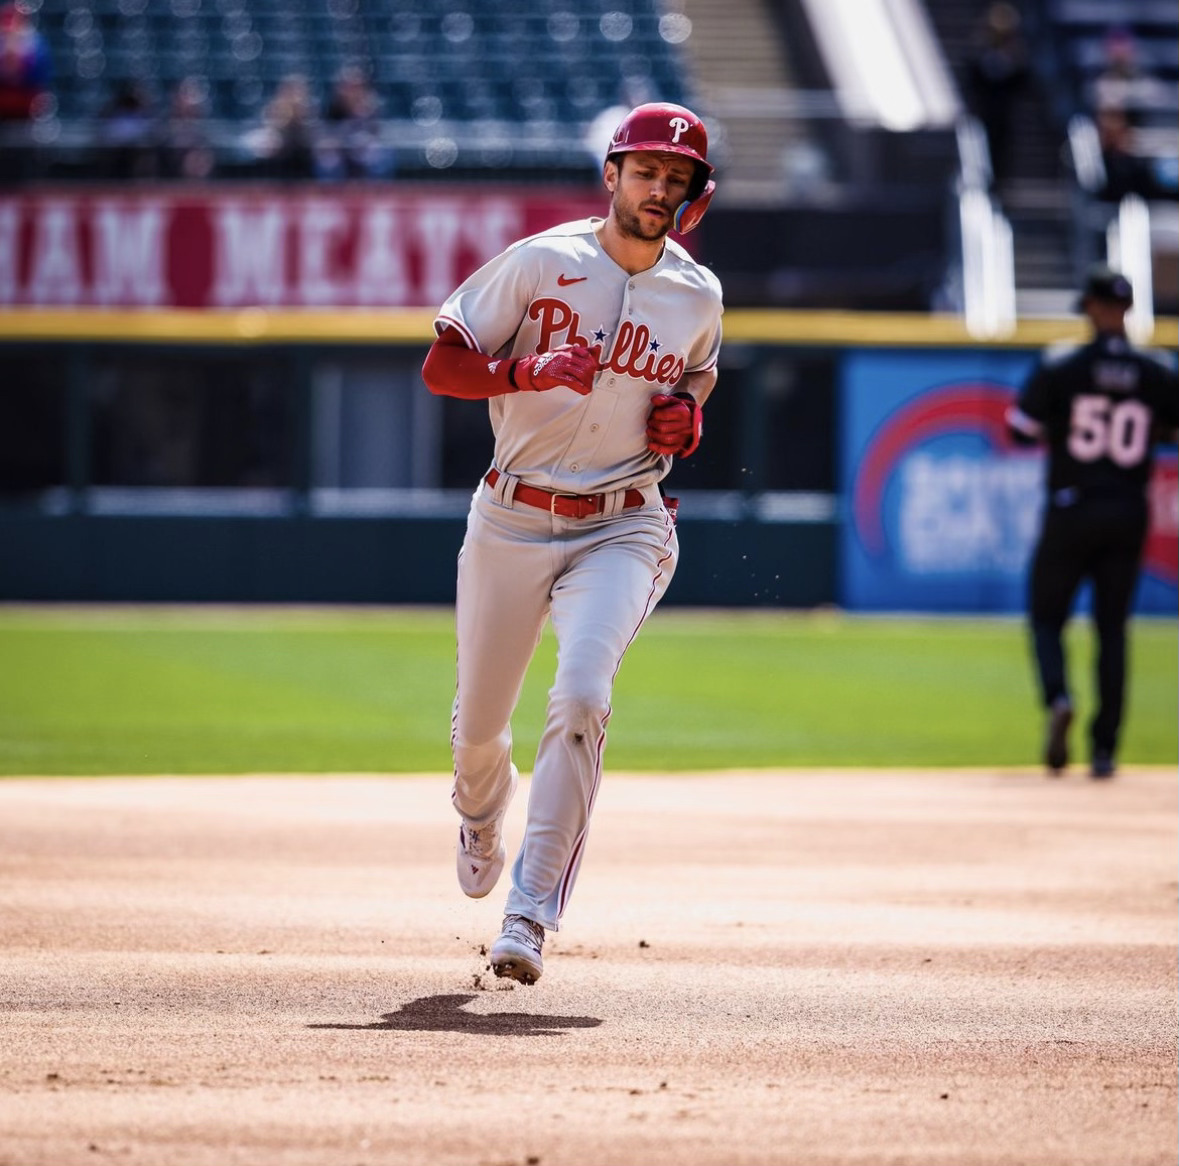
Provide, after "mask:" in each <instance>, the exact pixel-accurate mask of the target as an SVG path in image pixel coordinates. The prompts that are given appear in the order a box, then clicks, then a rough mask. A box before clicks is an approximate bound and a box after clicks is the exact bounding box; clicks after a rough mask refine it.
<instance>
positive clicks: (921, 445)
mask: <svg viewBox="0 0 1179 1166" xmlns="http://www.w3.org/2000/svg"><path fill="white" fill-rule="evenodd" d="M1036 357H1037V354H1036V353H1033V352H1021V351H1016V350H996V351H993V352H992V351H986V350H982V351H979V350H973V351H972V350H964V349H959V350H947V351H937V350H934V351H912V350H909V351H895V350H874V349H864V350H859V351H855V352H849V353H848V354H847V355H846V357H845V360H844V362H843V367H842V383H841V408H842V426H841V451H840V453H841V471H840V477H841V483H840V484H841V491H842V497H843V499H844V504H845V507H846V512H845V515H844V522H843V523H842V524H841V525H842V533H841V544H842V545H841V548H840V555H841V589H842V596H841V601H842V603H843V605H844V606H845V607H847V608H850V609H853V610H862V611H945V612H980V613H985V612H1013V613H1014V612H1022V611H1024V610H1025V608H1026V579H1027V568H1028V564H1029V562H1030V559H1031V554H1032V550H1033V548H1034V545H1035V540H1036V536H1037V534H1038V532H1039V527H1040V517H1041V511H1042V507H1043V496H1044V489H1043V481H1044V469H1045V460H1044V454H1043V452H1042V450H1040V449H1039V448H1038V447H1032V448H1028V447H1023V446H1016V445H1014V444H1013V443H1012V442H1011V440H1010V438H1009V436H1008V433H1007V427H1006V424H1005V422H1004V416H1005V414H1006V411H1007V408H1008V406H1009V405H1010V404H1011V403H1012V402H1013V401H1014V399H1015V396H1016V393H1017V391H1018V389H1019V386H1020V385H1021V384H1022V382H1023V380H1024V378H1025V377H1026V376H1027V374H1028V373H1029V372H1030V371H1031V368H1032V366H1033V364H1034V362H1035V360H1036ZM1176 497H1177V495H1176V489H1175V459H1174V457H1173V455H1172V456H1170V457H1166V458H1163V459H1161V464H1160V465H1159V467H1158V472H1157V473H1156V476H1155V482H1154V484H1153V489H1152V505H1153V508H1154V518H1155V523H1154V528H1155V529H1154V532H1153V534H1152V538H1151V543H1150V546H1149V547H1148V549H1147V555H1146V562H1145V566H1144V574H1143V580H1142V584H1141V586H1140V588H1139V596H1138V609H1139V610H1140V611H1151V612H1160V613H1169V614H1171V615H1174V614H1175V611H1176V594H1177V592H1176V583H1175V580H1176V571H1175V561H1174V560H1175V554H1174V546H1175V538H1176V525H1177V524H1176V516H1175V510H1176Z"/></svg>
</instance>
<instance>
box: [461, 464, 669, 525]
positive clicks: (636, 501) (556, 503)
mask: <svg viewBox="0 0 1179 1166" xmlns="http://www.w3.org/2000/svg"><path fill="white" fill-rule="evenodd" d="M483 480H484V481H485V482H486V483H487V484H488V485H489V486H494V485H495V484H496V482H498V481H499V470H496V469H491V470H488V471H487V477H486V478H484V479H483ZM512 497H513V498H515V500H516V501H517V502H523V503H524V505H525V506H535V507H536V508H537V509H538V510H547V511H548V512H549V513H550V514H559V515H560V516H561V517H562V518H590V517H592V516H593V515H595V514H601V513H602V509H603V508H604V507H605V505H606V495H605V494H553V493H550V491H548V490H540V489H538V488H537V487H536V486H526V485H525V484H524V483H523V482H517V483H516V490H515V493H514V494H513V495H512ZM646 501H647V500H646V498H644V497H643V492H642V490H627V492H626V495H625V497H624V498H623V500H622V509H623V510H633V509H634V507H636V506H642V505H644V503H645V502H646Z"/></svg>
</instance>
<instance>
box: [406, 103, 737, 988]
mask: <svg viewBox="0 0 1179 1166" xmlns="http://www.w3.org/2000/svg"><path fill="white" fill-rule="evenodd" d="M707 153H708V136H707V133H706V131H705V128H704V125H703V123H702V122H701V120H700V119H699V118H698V117H697V116H696V115H695V114H694V113H692V112H691V111H690V110H687V109H685V108H683V107H682V106H678V105H670V104H648V105H640V106H638V107H637V108H635V109H633V110H632V111H631V112H630V113H629V114H628V115H627V116H626V117H625V118H624V119H623V121H622V123H621V125H619V127H618V129H617V131H616V132H615V134H614V138H613V141H612V142H611V144H610V147H609V150H608V152H607V156H606V160H605V164H604V168H603V182H604V184H605V187H606V189H607V190H608V191H609V192H610V209H609V213H608V215H607V216H606V218H605V219H599V218H589V219H584V220H581V221H578V222H570V223H565V224H563V225H562V226H559V227H554V228H552V229H551V230H548V231H544V232H542V233H541V234H538V235H533V236H531V237H529V238H526V239H523V240H520V241H519V242H517V243H515V244H513V245H512V246H510V247H509V248H507V250H506V251H504V252H503V253H502V254H500V255H499V256H497V257H496V258H494V259H492V260H491V261H489V262H488V263H487V264H485V265H484V266H483V267H482V268H481V269H480V270H479V271H477V272H475V273H474V274H473V275H472V276H471V277H470V278H469V279H468V280H466V282H465V283H463V284H462V286H461V287H459V288H458V289H457V290H456V291H455V292H454V293H453V294H452V295H451V296H450V298H449V299H448V300H447V301H446V302H445V303H444V304H443V305H442V307H441V309H440V310H439V312H438V316H437V318H436V319H435V321H434V327H435V331H436V332H437V334H438V335H437V339H436V340H435V342H434V344H433V346H432V347H431V349H430V351H429V353H428V355H427V357H426V360H425V364H424V365H423V368H422V376H423V379H424V380H425V382H426V385H427V386H428V387H429V389H430V391H431V392H433V393H437V394H441V395H444V396H452V397H462V398H465V399H469V400H487V401H488V404H489V410H490V414H491V427H492V430H493V432H494V435H495V453H494V459H493V463H492V466H491V468H490V469H489V470H488V472H487V474H486V476H485V477H484V478H483V479H482V481H481V482H480V483H479V486H478V488H477V489H476V491H475V494H474V497H473V498H472V501H471V510H470V515H469V517H468V520H467V532H466V537H465V539H464V541H463V546H462V550H461V551H460V553H459V560H458V583H457V598H456V607H455V617H456V635H457V641H458V663H457V691H456V695H455V701H454V710H453V718H452V724H451V749H452V752H453V756H454V789H453V794H452V800H453V802H454V806H455V809H456V810H457V811H458V814H459V816H460V818H461V823H460V825H459V832H458V847H457V851H456V864H457V870H458V880H459V885H460V886H461V887H462V889H463V891H464V892H465V893H466V894H468V895H470V896H471V897H472V898H481V897H482V896H484V895H487V894H488V893H489V892H490V891H491V890H492V889H493V888H494V887H495V885H496V882H497V880H498V879H499V877H500V873H501V872H502V870H503V868H504V864H505V861H506V858H507V852H506V848H505V845H504V840H503V829H502V827H503V821H504V816H505V814H506V812H507V809H508V805H509V803H510V801H511V798H512V795H513V793H514V792H515V789H516V782H517V777H518V774H517V770H516V766H515V765H514V764H513V763H512V731H511V723H510V722H511V716H512V713H513V711H514V709H515V706H516V702H517V700H518V699H519V695H520V688H521V685H522V684H523V681H524V676H525V673H526V671H527V669H528V665H529V662H530V661H531V659H532V656H533V653H534V652H535V650H536V647H537V644H538V643H539V640H540V636H541V632H542V629H543V627H544V624H545V621H546V619H551V621H552V624H553V629H554V631H555V633H556V637H557V648H558V656H557V671H556V678H555V681H554V683H553V686H552V688H551V689H550V691H549V701H548V709H547V713H546V717H545V724H544V729H543V732H542V734H541V738H540V744H539V747H538V749H537V753H536V760H535V764H534V766H533V771H532V788H531V792H530V795H529V799H528V819H527V827H526V830H525V834H524V839H523V843H522V844H521V847H520V851H519V854H518V855H517V857H516V861H515V864H514V866H513V867H512V875H511V881H512V886H511V890H510V891H509V892H508V896H507V905H506V908H505V910H506V914H505V917H504V921H503V929H502V931H501V933H500V935H499V938H498V939H496V940H495V942H494V943H493V944H492V947H491V964H492V967H493V968H494V970H495V974H496V975H497V976H508V977H511V978H512V979H514V980H518V981H520V982H521V983H524V984H531V983H534V982H535V981H536V980H537V978H538V977H539V976H540V974H541V970H542V967H543V962H542V958H541V950H542V947H543V944H544V938H545V932H546V931H555V930H557V929H558V927H559V926H560V922H561V916H562V914H563V913H564V911H565V908H566V907H567V906H568V904H569V898H570V895H571V894H572V892H573V886H574V883H575V882H576V879H577V873H578V869H579V867H580V865H581V861H582V857H583V855H584V853H585V844H586V833H587V830H588V828H589V821H590V815H591V813H592V810H593V805H594V799H595V796H596V794H597V791H598V784H599V782H600V781H601V777H602V754H603V749H604V747H605V743H606V724H607V722H608V721H609V719H610V698H611V692H612V689H613V684H614V677H615V675H616V673H617V672H618V668H619V665H620V664H621V662H622V657H623V654H624V653H625V651H626V649H627V648H628V647H629V645H630V644H631V643H632V642H633V640H634V639H635V637H636V636H637V635H638V632H639V629H640V628H641V627H642V625H643V622H644V621H645V620H646V618H647V616H649V615H650V614H651V611H652V610H653V609H654V607H655V605H656V604H657V603H658V602H659V600H660V599H661V598H662V596H663V594H664V592H665V591H666V590H667V586H668V584H669V583H670V582H671V577H672V573H673V572H674V570H675V566H676V561H677V558H678V555H679V546H678V543H677V539H676V533H675V527H674V521H673V519H674V513H673V511H674V507H671V508H669V507H670V506H671V504H670V503H669V504H667V505H665V503H664V500H663V496H662V491H661V489H660V485H659V483H660V481H661V479H662V478H664V477H665V476H666V474H667V473H668V471H669V469H670V468H671V465H672V459H673V458H674V457H686V456H688V455H689V454H690V453H692V452H693V451H694V450H695V449H696V447H697V445H698V444H699V441H700V433H701V407H702V405H703V404H704V402H705V400H706V399H707V397H708V395H709V393H710V392H711V390H712V387H713V385H714V383H715V381H716V363H717V354H718V352H719V349H720V343H721V313H722V310H723V309H722V306H721V289H720V285H719V283H718V282H717V280H716V278H715V276H714V275H713V274H712V273H711V272H710V271H707V270H705V269H704V268H702V267H700V266H698V265H697V264H696V263H695V262H694V261H693V260H692V258H691V257H690V256H689V255H688V253H687V252H686V251H685V250H684V249H683V248H682V247H681V246H679V245H678V244H677V243H675V242H674V241H672V240H671V239H669V238H668V232H669V231H670V230H672V229H675V230H678V231H679V232H681V233H686V232H688V231H690V230H692V229H693V228H694V227H695V226H696V225H697V224H698V223H699V222H700V219H701V217H702V216H703V214H704V212H705V210H706V209H707V207H708V203H709V201H710V199H711V198H712V194H713V191H714V189H715V184H714V183H713V181H712V169H713V168H712V167H711V166H710V165H709V163H708V161H707Z"/></svg>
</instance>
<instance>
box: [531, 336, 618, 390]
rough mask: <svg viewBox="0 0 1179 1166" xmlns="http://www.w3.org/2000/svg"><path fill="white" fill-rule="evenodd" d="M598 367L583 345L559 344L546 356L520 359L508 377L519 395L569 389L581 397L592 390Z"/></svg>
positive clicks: (546, 353)
mask: <svg viewBox="0 0 1179 1166" xmlns="http://www.w3.org/2000/svg"><path fill="white" fill-rule="evenodd" d="M600 367H601V366H600V365H599V364H598V358H597V357H596V356H594V354H593V353H592V352H590V350H589V349H588V348H586V347H585V345H584V344H562V345H561V346H560V347H558V348H554V349H552V350H551V351H549V352H542V353H540V354H539V355H537V354H535V353H534V354H530V355H528V356H522V357H520V359H519V360H517V361H514V362H513V363H512V367H511V370H510V371H509V374H508V375H509V377H510V379H511V382H512V384H514V385H515V386H516V388H518V389H520V390H522V391H527V392H533V393H543V392H545V391H546V390H548V389H572V390H573V391H574V392H575V393H580V394H581V395H582V396H583V397H584V396H585V395H586V394H587V393H589V392H590V391H591V390H592V389H593V387H594V377H595V376H596V375H597V373H598V371H599V369H600Z"/></svg>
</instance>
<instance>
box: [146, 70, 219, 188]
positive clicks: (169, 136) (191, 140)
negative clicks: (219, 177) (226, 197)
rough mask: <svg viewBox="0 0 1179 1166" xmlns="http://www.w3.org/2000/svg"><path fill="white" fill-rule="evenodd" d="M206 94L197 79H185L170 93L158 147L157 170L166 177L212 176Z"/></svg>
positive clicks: (212, 165)
mask: <svg viewBox="0 0 1179 1166" xmlns="http://www.w3.org/2000/svg"><path fill="white" fill-rule="evenodd" d="M206 92H207V89H206V86H205V82H204V81H203V80H202V79H201V78H200V77H185V78H184V80H183V81H181V82H179V84H177V86H176V89H175V91H174V92H173V94H172V107H171V109H170V110H169V113H168V121H167V124H166V125H165V127H164V134H163V142H162V144H161V148H160V155H161V161H162V167H161V169H162V170H163V173H164V176H165V177H167V178H179V179H188V180H190V181H200V180H201V179H205V178H212V177H213V172H214V169H215V166H216V159H215V155H214V153H213V148H212V145H211V143H210V141H209V133H208V125H207V120H206V119H207V116H208V108H207V104H206Z"/></svg>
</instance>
